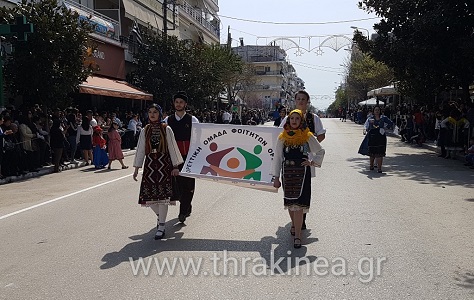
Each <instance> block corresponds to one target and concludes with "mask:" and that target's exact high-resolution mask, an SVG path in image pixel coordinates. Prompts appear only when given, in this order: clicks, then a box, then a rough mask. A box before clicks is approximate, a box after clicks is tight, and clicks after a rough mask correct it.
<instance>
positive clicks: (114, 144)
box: [108, 122, 128, 169]
mask: <svg viewBox="0 0 474 300" xmlns="http://www.w3.org/2000/svg"><path fill="white" fill-rule="evenodd" d="M118 127H119V125H118V123H117V122H112V126H110V128H109V133H108V136H109V166H108V169H110V168H111V167H112V162H113V161H114V160H118V161H119V162H120V164H121V165H122V169H127V168H128V166H126V165H125V164H124V163H123V152H122V146H121V145H122V138H121V137H120V134H119V133H118V131H117V129H118Z"/></svg>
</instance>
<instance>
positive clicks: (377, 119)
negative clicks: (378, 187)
mask: <svg viewBox="0 0 474 300" xmlns="http://www.w3.org/2000/svg"><path fill="white" fill-rule="evenodd" d="M388 128H393V122H392V121H391V120H390V119H389V118H387V117H386V116H384V115H382V114H381V109H380V106H375V107H374V110H373V115H371V116H369V117H368V118H367V120H366V121H365V124H364V133H366V134H367V141H366V142H367V145H368V155H369V157H370V166H369V169H370V170H374V162H375V160H377V172H379V173H382V163H383V158H384V157H385V154H386V150H387V136H386V134H385V130H386V129H388ZM363 143H364V142H363Z"/></svg>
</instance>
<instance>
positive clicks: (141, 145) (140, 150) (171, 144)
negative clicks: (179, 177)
mask: <svg viewBox="0 0 474 300" xmlns="http://www.w3.org/2000/svg"><path fill="white" fill-rule="evenodd" d="M145 139H146V137H145V130H142V131H140V137H139V138H138V144H137V152H135V160H134V161H133V166H134V167H138V168H141V167H142V166H143V161H144V160H145V147H146V141H145ZM166 142H167V144H168V151H169V153H170V157H171V162H172V163H173V166H178V165H180V164H182V163H184V161H183V157H182V156H181V153H180V152H179V149H178V145H177V144H176V140H175V138H174V133H173V129H171V127H170V126H167V127H166Z"/></svg>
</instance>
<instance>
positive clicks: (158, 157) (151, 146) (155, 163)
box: [133, 104, 183, 240]
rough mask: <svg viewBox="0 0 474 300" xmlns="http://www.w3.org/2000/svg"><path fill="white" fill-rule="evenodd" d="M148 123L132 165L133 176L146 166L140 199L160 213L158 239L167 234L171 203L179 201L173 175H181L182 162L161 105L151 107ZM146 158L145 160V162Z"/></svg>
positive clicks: (156, 237) (142, 203)
mask: <svg viewBox="0 0 474 300" xmlns="http://www.w3.org/2000/svg"><path fill="white" fill-rule="evenodd" d="M148 118H149V124H148V125H147V126H146V127H145V128H144V129H143V130H142V131H141V132H140V137H139V139H138V145H137V152H136V153H135V161H134V163H133V166H134V168H135V171H134V173H133V179H134V180H135V181H137V176H138V170H139V169H140V168H141V167H142V166H143V177H142V182H141V186H140V195H139V200H138V203H139V204H141V205H142V206H148V207H150V208H151V209H152V210H153V211H154V212H155V214H156V215H157V216H158V226H157V227H158V228H157V231H156V234H155V240H158V239H162V238H163V237H164V236H165V223H166V215H167V214H168V205H176V201H175V200H174V199H171V196H172V193H173V191H172V186H171V182H172V177H173V176H178V175H179V170H178V166H179V165H180V164H182V163H183V157H182V156H181V153H180V152H179V149H178V145H177V144H176V140H175V138H174V134H173V130H172V129H171V127H169V126H167V125H166V124H164V123H162V120H163V113H162V111H161V107H160V106H159V105H157V104H153V105H152V106H151V107H150V108H149V109H148ZM143 161H145V164H143Z"/></svg>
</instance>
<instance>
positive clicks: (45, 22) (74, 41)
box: [0, 0, 91, 106]
mask: <svg viewBox="0 0 474 300" xmlns="http://www.w3.org/2000/svg"><path fill="white" fill-rule="evenodd" d="M18 15H24V16H25V17H26V20H27V22H29V23H33V26H34V33H32V34H29V35H28V40H27V41H26V42H20V41H17V40H16V39H11V40H10V42H11V43H12V46H13V48H14V51H13V53H12V55H11V56H10V57H8V58H7V61H6V63H5V67H4V68H5V72H4V74H5V81H6V84H7V87H8V90H9V91H10V92H11V93H12V94H14V95H22V96H23V97H24V100H26V101H27V102H28V101H29V102H34V103H39V104H43V105H47V106H64V105H67V104H68V100H69V98H68V94H69V93H71V92H73V91H75V90H76V89H77V87H78V85H79V84H80V83H82V82H83V81H84V80H85V79H86V78H87V76H89V75H90V74H91V70H90V69H89V68H86V67H84V57H85V52H86V49H87V47H86V45H87V42H88V40H89V33H90V32H91V28H90V27H89V25H87V24H85V23H84V22H81V23H79V21H78V15H77V13H73V12H71V11H69V10H68V9H67V8H65V7H62V6H61V7H59V6H58V3H57V1H56V0H43V1H38V2H29V1H26V0H23V1H22V3H21V4H19V5H18V6H16V7H14V8H6V7H0V22H1V23H3V24H6V23H9V24H13V23H14V21H15V17H16V16H18Z"/></svg>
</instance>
